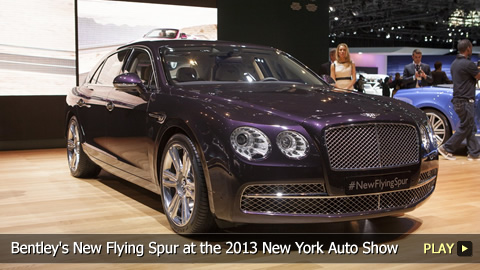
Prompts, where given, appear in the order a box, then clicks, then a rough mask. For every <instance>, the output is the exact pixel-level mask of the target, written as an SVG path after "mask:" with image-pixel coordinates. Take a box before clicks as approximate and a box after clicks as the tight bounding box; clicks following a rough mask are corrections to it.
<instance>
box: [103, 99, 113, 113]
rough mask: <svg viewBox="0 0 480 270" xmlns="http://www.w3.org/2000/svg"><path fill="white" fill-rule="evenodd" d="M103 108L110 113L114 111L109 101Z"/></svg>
mask: <svg viewBox="0 0 480 270" xmlns="http://www.w3.org/2000/svg"><path fill="white" fill-rule="evenodd" d="M105 107H107V110H108V111H109V112H111V111H113V109H115V105H113V102H111V101H109V102H108V103H107V105H105Z"/></svg>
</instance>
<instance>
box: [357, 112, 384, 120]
mask: <svg viewBox="0 0 480 270" xmlns="http://www.w3.org/2000/svg"><path fill="white" fill-rule="evenodd" d="M360 115H362V116H366V117H370V118H373V119H375V118H377V116H379V115H380V114H379V113H361V114H360Z"/></svg>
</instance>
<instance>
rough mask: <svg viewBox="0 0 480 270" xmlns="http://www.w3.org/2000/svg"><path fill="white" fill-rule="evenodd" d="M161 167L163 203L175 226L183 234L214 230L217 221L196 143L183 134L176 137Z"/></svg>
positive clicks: (163, 158)
mask: <svg viewBox="0 0 480 270" xmlns="http://www.w3.org/2000/svg"><path fill="white" fill-rule="evenodd" d="M160 168H161V170H160V175H159V176H160V177H159V179H160V185H161V193H162V194H161V195H162V204H163V209H164V212H165V215H166V216H167V219H168V222H169V223H170V226H171V227H172V229H173V230H174V231H175V232H176V233H179V234H191V233H203V232H209V231H211V230H213V229H214V227H215V221H214V218H213V216H212V214H211V212H210V208H209V204H208V195H207V188H206V184H205V179H204V174H203V170H202V166H201V161H200V157H199V154H198V151H197V149H196V147H195V145H194V144H193V142H192V141H191V140H190V139H189V138H188V137H187V136H185V135H183V134H176V135H174V136H172V137H171V138H170V139H169V140H168V142H167V145H166V146H165V149H164V151H163V154H162V163H161V166H160Z"/></svg>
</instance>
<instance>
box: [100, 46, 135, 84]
mask: <svg viewBox="0 0 480 270" xmlns="http://www.w3.org/2000/svg"><path fill="white" fill-rule="evenodd" d="M127 52H128V50H124V51H120V52H118V53H115V54H113V55H111V56H110V57H108V58H107V59H106V60H105V61H104V63H103V64H102V65H101V66H100V67H99V69H98V70H97V72H96V74H95V75H94V78H93V80H92V82H94V81H95V79H96V83H97V84H103V85H113V79H114V78H115V77H116V76H118V75H120V74H121V72H122V66H123V60H124V59H125V56H126V55H127ZM97 73H98V75H97ZM97 76H98V77H97Z"/></svg>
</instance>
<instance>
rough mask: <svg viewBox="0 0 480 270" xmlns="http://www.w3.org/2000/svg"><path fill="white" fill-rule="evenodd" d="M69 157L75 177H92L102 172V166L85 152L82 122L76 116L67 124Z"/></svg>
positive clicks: (70, 166) (71, 170) (71, 171)
mask: <svg viewBox="0 0 480 270" xmlns="http://www.w3.org/2000/svg"><path fill="white" fill-rule="evenodd" d="M67 158H68V167H69V168H70V173H71V174H72V175H73V176H75V177H81V178H90V177H96V176H97V175H98V173H100V170H101V169H100V167H99V166H98V165H97V164H95V163H93V161H92V160H90V158H89V157H88V156H87V154H85V152H83V148H82V134H81V133H80V124H79V122H78V120H77V118H76V117H75V116H72V118H70V121H68V126H67Z"/></svg>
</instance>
